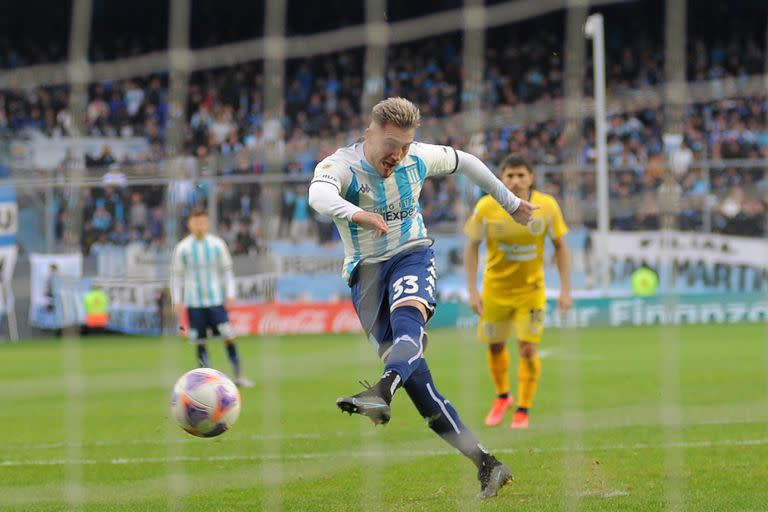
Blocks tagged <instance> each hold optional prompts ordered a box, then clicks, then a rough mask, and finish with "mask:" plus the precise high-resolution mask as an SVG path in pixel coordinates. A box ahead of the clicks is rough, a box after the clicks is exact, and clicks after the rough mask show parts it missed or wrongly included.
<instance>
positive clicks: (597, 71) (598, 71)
mask: <svg viewBox="0 0 768 512" xmlns="http://www.w3.org/2000/svg"><path fill="white" fill-rule="evenodd" d="M584 33H585V34H586V36H587V38H588V39H592V71H593V74H592V76H593V80H594V97H595V142H596V146H597V147H596V149H597V159H596V163H597V231H598V233H599V235H600V238H599V240H600V241H599V243H598V244H597V249H598V251H599V254H600V256H599V261H600V263H601V264H600V268H601V273H600V284H601V286H602V289H603V294H605V295H607V294H608V289H609V287H610V284H611V283H610V281H611V273H610V267H609V264H610V258H609V257H608V230H609V229H610V216H609V210H608V207H609V205H608V148H607V139H606V132H607V127H606V109H605V33H604V31H603V15H602V14H593V15H591V16H590V17H589V18H587V23H586V24H585V25H584Z"/></svg>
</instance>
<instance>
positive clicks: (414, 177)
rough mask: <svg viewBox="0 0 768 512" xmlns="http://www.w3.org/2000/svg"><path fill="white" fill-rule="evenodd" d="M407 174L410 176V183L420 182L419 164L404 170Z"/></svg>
mask: <svg viewBox="0 0 768 512" xmlns="http://www.w3.org/2000/svg"><path fill="white" fill-rule="evenodd" d="M403 170H405V174H406V175H407V176H408V182H409V183H418V182H419V166H418V165H417V164H411V165H408V166H406V167H404V168H403Z"/></svg>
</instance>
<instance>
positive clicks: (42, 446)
mask: <svg viewBox="0 0 768 512" xmlns="http://www.w3.org/2000/svg"><path fill="white" fill-rule="evenodd" d="M755 423H768V419H766V418H764V417H756V418H742V417H737V418H717V419H715V418H711V419H702V420H696V421H685V423H684V424H683V427H696V426H711V425H741V424H755ZM640 426H658V427H661V425H645V424H636V425H635V424H622V425H619V426H617V425H610V426H609V427H610V428H619V427H621V428H624V427H640ZM542 432H544V431H542ZM546 432H547V433H552V431H551V430H549V429H548V430H546ZM376 435H378V432H376V430H367V431H361V432H359V433H358V436H361V437H372V436H376ZM349 436H350V433H349V432H342V431H339V432H335V433H333V434H319V433H316V432H306V433H302V432H298V433H294V434H251V435H242V434H240V435H238V434H236V433H228V434H227V435H226V436H223V437H220V438H216V439H203V440H201V439H198V438H195V437H191V436H187V437H181V438H178V439H162V438H158V439H123V440H115V439H94V440H91V441H86V442H83V443H82V444H76V445H73V444H72V443H67V442H63V441H57V442H50V443H18V444H17V443H8V444H5V445H4V446H2V447H1V449H2V451H18V450H55V449H59V448H72V447H75V448H77V447H82V448H97V447H108V446H166V445H168V444H192V443H209V444H222V443H230V442H237V443H242V442H248V441H253V442H260V441H291V440H305V439H328V438H332V437H335V438H341V437H349Z"/></svg>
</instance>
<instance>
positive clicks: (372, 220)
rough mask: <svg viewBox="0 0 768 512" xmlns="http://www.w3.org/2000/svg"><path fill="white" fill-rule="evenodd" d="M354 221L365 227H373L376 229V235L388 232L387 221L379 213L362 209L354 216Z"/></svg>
mask: <svg viewBox="0 0 768 512" xmlns="http://www.w3.org/2000/svg"><path fill="white" fill-rule="evenodd" d="M352 222H354V223H355V224H357V225H358V226H360V227H363V228H365V229H373V230H374V231H376V236H377V237H378V236H381V235H385V234H387V231H389V230H388V228H387V223H386V222H385V221H384V217H382V216H381V215H379V214H378V213H373V212H366V211H360V212H357V213H355V214H354V215H353V216H352Z"/></svg>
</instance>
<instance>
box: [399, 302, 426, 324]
mask: <svg viewBox="0 0 768 512" xmlns="http://www.w3.org/2000/svg"><path fill="white" fill-rule="evenodd" d="M405 306H411V307H414V308H416V309H418V310H419V311H420V312H421V316H423V317H424V320H425V321H426V320H427V306H425V305H424V303H423V302H420V301H418V300H406V301H403V302H401V303H400V304H398V305H396V306H395V307H394V308H392V311H394V310H396V309H398V308H402V307H405Z"/></svg>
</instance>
